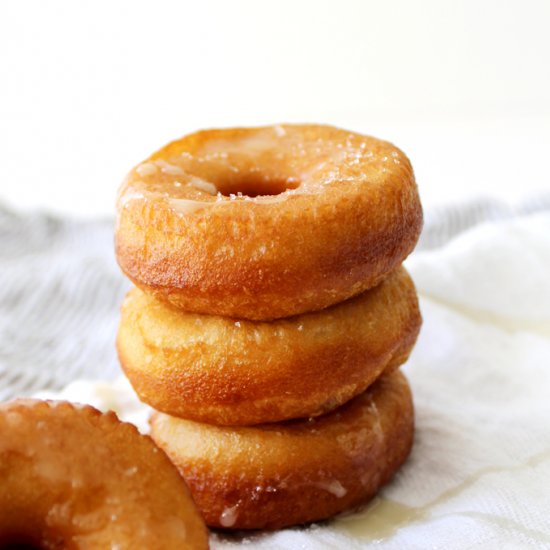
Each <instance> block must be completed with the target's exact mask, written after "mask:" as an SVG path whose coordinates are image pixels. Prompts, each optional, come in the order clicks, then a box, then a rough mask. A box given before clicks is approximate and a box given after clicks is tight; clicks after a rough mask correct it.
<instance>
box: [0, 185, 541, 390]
mask: <svg viewBox="0 0 550 550" xmlns="http://www.w3.org/2000/svg"><path fill="white" fill-rule="evenodd" d="M543 210H548V211H550V194H545V195H542V196H538V197H533V198H532V199H530V200H527V201H524V202H522V203H521V204H517V205H515V206H510V205H507V204H504V203H501V202H498V201H495V200H477V201H475V202H469V203H465V204H462V205H453V206H449V207H443V208H439V209H434V210H430V211H428V212H426V216H425V226H424V231H423V233H422V237H421V239H420V242H419V245H418V248H419V249H434V248H438V247H441V246H443V245H444V244H445V243H446V242H447V241H449V240H450V239H452V238H453V237H454V236H456V235H458V234H459V233H461V232H463V231H465V230H467V229H468V228H470V227H472V226H474V225H476V224H478V223H481V222H484V221H488V220H500V219H508V218H511V217H515V216H518V215H525V214H529V213H533V212H538V211H543ZM113 229H114V223H113V220H95V221H80V220H71V219H66V218H60V217H56V216H51V215H48V214H43V213H34V214H29V213H25V214H22V213H18V212H13V211H11V210H9V209H7V208H5V207H0V242H1V247H0V400H6V399H9V398H12V397H15V396H20V395H30V394H32V393H34V392H36V391H39V390H43V389H50V390H59V389H61V388H62V387H64V386H65V385H66V384H68V383H69V382H71V381H72V380H75V379H78V378H87V379H96V378H107V379H108V378H114V377H116V376H117V375H118V374H119V372H120V370H119V365H118V362H117V358H116V353H115V334H116V330H117V323H118V312H119V306H120V303H121V302H122V299H123V296H124V294H125V292H126V290H127V289H128V288H129V286H130V285H129V283H128V282H127V281H126V280H125V279H124V278H123V276H122V274H121V273H120V271H119V269H118V266H117V265H116V261H115V258H114V254H113Z"/></svg>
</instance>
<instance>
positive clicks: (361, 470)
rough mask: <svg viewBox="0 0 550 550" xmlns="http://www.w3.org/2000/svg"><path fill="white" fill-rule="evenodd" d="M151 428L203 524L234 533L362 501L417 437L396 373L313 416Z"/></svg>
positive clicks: (156, 420) (155, 421)
mask: <svg viewBox="0 0 550 550" xmlns="http://www.w3.org/2000/svg"><path fill="white" fill-rule="evenodd" d="M151 428H152V432H151V433H152V437H153V439H155V441H156V442H157V444H158V445H159V446H160V447H161V448H163V449H164V450H165V451H166V453H167V454H168V456H169V457H170V458H171V459H172V461H173V462H174V463H175V464H176V465H177V466H178V468H179V469H180V471H181V473H182V474H183V476H184V477H185V479H186V481H187V484H188V486H189V488H190V489H191V493H192V494H193V497H194V499H195V502H196V503H197V505H198V507H199V509H200V510H201V513H202V514H203V517H204V518H205V520H206V523H207V524H208V525H210V526H213V527H223V528H231V529H278V528H281V527H285V526H289V525H295V524H300V523H306V522H311V521H316V520H321V519H325V518H329V517H331V516H333V515H335V514H338V513H340V512H342V511H344V510H347V509H349V508H353V507H355V506H357V505H359V504H361V503H363V502H365V501H366V500H368V499H369V498H371V497H373V496H374V495H375V494H376V492H377V491H378V490H379V488H380V487H381V486H382V485H384V484H385V483H386V482H387V481H388V480H389V479H390V478H391V477H392V475H393V474H394V473H395V471H396V470H397V469H398V468H399V466H400V465H401V464H402V463H403V461H404V460H405V459H406V458H407V456H408V454H409V451H410V448H411V445H412V440H413V431H414V426H413V405H412V398H411V393H410V388H409V385H408V383H407V381H406V379H405V377H404V376H403V374H401V373H400V372H399V371H396V372H393V373H391V374H387V375H383V376H382V377H381V378H380V379H379V380H378V381H377V382H376V383H375V384H374V385H373V386H371V387H370V388H369V389H368V390H367V391H366V392H365V393H363V394H361V395H360V396H358V397H356V398H355V399H353V400H352V401H350V402H348V403H347V404H345V405H343V406H342V407H341V408H339V409H337V410H336V411H333V412H332V413H329V414H327V415H325V416H321V417H318V418H316V419H311V420H299V421H289V422H285V423H279V424H266V425H262V426H256V427H238V428H234V427H233V428H226V427H219V426H210V425H208V424H202V423H198V422H193V421H190V420H182V419H178V418H174V417H171V416H168V415H165V414H162V413H155V414H154V415H153V417H152V420H151Z"/></svg>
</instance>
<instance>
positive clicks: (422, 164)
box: [0, 0, 550, 216]
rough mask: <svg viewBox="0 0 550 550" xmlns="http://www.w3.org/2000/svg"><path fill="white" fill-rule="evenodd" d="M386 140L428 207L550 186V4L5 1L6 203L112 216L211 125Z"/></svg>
mask: <svg viewBox="0 0 550 550" xmlns="http://www.w3.org/2000/svg"><path fill="white" fill-rule="evenodd" d="M284 121H289V122H291V121H303V122H327V123H332V124H336V125H340V126H344V127H347V128H349V129H352V130H356V131H361V132H365V133H369V134H373V135H376V136H378V137H382V138H386V139H389V140H390V141H393V142H394V143H396V144H397V145H398V146H400V147H401V148H402V149H403V150H404V151H405V152H406V153H407V154H408V155H409V156H410V157H411V159H412V162H413V165H414V166H415V169H416V174H417V179H418V182H419V186H420V190H421V195H422V198H423V201H424V204H425V205H426V206H427V207H430V206H433V205H437V204H440V203H446V202H449V201H457V200H463V199H465V198H468V197H471V196H478V195H491V196H498V197H501V198H502V199H503V200H507V201H514V200H516V199H517V198H518V197H521V196H525V195H527V194H530V193H532V192H535V191H537V190H542V189H550V176H549V175H548V161H549V158H550V2H548V1H545V0H540V1H537V0H518V1H496V0H495V1H475V0H468V1H462V2H460V1H456V2H451V1H446V2H445V1H438V0H424V1H418V2H412V1H406V0H399V1H361V0H334V1H319V0H302V1H300V0H277V1H254V0H238V1H223V0H219V1H214V0H209V1H204V0H203V1H198V0H197V1H195V2H184V1H150V2H140V1H133V2H130V1H95V2H84V1H80V2H78V1H75V0H73V1H68V0H67V1H59V0H58V1H56V0H50V1H39V0H35V1H29V0H22V1H16V0H2V1H1V2H0V202H5V203H6V202H7V203H8V204H10V205H12V206H16V207H18V208H25V209H33V208H45V209H47V210H53V211H62V212H67V213H71V214H73V215H81V216H90V215H97V214H102V215H108V214H112V213H113V203H114V197H115V193H116V188H117V186H118V183H119V182H120V180H121V179H122V178H123V176H124V175H125V173H126V172H127V171H128V170H129V168H130V167H131V166H133V165H134V164H136V163H137V162H138V161H140V160H141V159H143V158H144V157H146V156H147V155H148V154H150V153H151V152H153V151H154V150H155V149H157V148H158V147H160V146H161V145H163V144H164V143H165V142H167V141H169V140H171V139H174V138H176V137H178V136H180V135H182V134H185V133H188V132H191V131H194V130H196V129H200V128H204V127H215V126H230V125H255V124H263V123H274V122H284Z"/></svg>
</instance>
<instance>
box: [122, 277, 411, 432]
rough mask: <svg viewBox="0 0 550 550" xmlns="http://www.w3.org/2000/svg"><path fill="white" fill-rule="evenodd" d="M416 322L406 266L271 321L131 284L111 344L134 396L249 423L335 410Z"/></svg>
mask: <svg viewBox="0 0 550 550" xmlns="http://www.w3.org/2000/svg"><path fill="white" fill-rule="evenodd" d="M420 324H421V317H420V312H419V309H418V299H417V296H416V291H415V288H414V284H413V282H412V280H411V279H410V277H409V275H408V274H407V272H406V271H405V269H404V268H402V267H401V268H398V269H396V270H395V271H393V272H392V273H391V274H390V275H389V276H388V277H387V278H386V279H384V281H382V283H380V284H379V285H378V286H377V287H375V288H373V289H371V290H368V291H366V292H364V293H362V294H360V295H359V296H356V297H355V298H352V299H350V300H347V301H345V302H342V303H340V304H337V305H335V306H332V307H330V308H327V309H325V310H322V311H319V312H314V313H308V314H303V315H298V316H295V317H291V318H287V319H280V320H277V321H273V322H253V321H244V320H236V319H230V318H226V317H218V316H211V315H201V314H195V313H185V312H182V311H181V310H176V309H174V308H172V307H171V306H168V305H166V304H164V303H162V302H160V301H158V300H157V299H155V298H153V297H152V296H150V295H148V294H146V293H144V292H142V291H141V290H138V289H137V288H134V289H132V290H131V291H130V292H129V293H128V295H127V297H126V299H125V301H124V304H123V306H122V318H121V322H120V327H119V332H118V337H117V349H118V354H119V358H120V362H121V365H122V367H123V369H124V371H125V373H126V375H127V377H128V379H129V380H130V382H131V384H132V385H133V387H134V389H135V391H136V392H137V394H138V395H139V397H140V399H141V400H142V401H143V402H145V403H147V404H149V405H151V406H152V407H154V408H155V409H157V410H159V411H161V412H164V413H167V414H169V415H172V416H177V417H182V418H188V419H191V420H197V421H200V422H206V423H210V424H219V425H251V424H260V423H267V422H278V421H282V420H287V419H291V418H302V417H309V416H317V415H320V414H323V413H326V412H328V411H330V410H332V409H335V408H336V407H338V406H339V405H341V404H343V403H345V402H346V401H348V400H349V399H351V398H352V397H354V396H356V395H358V394H359V393H361V392H363V391H364V390H365V389H366V388H367V387H368V386H369V385H370V384H371V383H373V382H374V381H375V380H376V379H377V378H378V376H379V375H380V374H381V373H382V372H383V371H386V370H388V371H389V370H392V369H394V368H397V367H398V366H399V365H401V364H402V363H403V362H404V361H405V360H406V359H407V357H408V355H409V353H410V351H411V349H412V347H413V345H414V343H415V341H416V337H417V335H418V331H419V329H420Z"/></svg>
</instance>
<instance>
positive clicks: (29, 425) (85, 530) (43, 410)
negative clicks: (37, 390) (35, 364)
mask: <svg viewBox="0 0 550 550" xmlns="http://www.w3.org/2000/svg"><path fill="white" fill-rule="evenodd" d="M0 434H1V435H0V545H3V544H16V543H19V544H21V543H26V544H30V545H32V546H33V547H35V546H36V547H40V548H49V549H56V548H58V549H62V548H63V549H90V550H91V549H94V550H95V549H97V548H115V546H116V547H117V548H148V549H152V550H155V549H158V550H161V549H162V548H176V547H177V548H186V549H199V548H208V538H207V537H208V536H207V530H206V527H205V525H204V522H203V521H202V519H201V517H200V515H199V513H198V512H197V510H196V508H195V505H194V503H193V501H192V499H191V497H190V495H189V491H188V489H187V487H186V485H185V483H184V481H183V479H182V478H181V476H180V475H179V474H178V472H177V470H176V469H175V468H174V467H173V465H172V464H171V463H170V461H169V460H168V458H167V457H166V455H165V454H164V453H163V452H162V451H160V449H158V448H157V447H156V445H154V443H153V442H152V441H151V439H150V438H149V437H146V436H142V435H140V434H139V433H138V431H137V430H136V428H135V427H134V426H132V425H130V424H125V423H122V422H120V421H119V420H118V418H117V417H116V415H115V414H114V413H106V414H102V413H100V412H99V411H97V410H96V409H93V408H92V407H89V406H83V407H81V406H74V405H72V404H70V403H66V402H46V401H37V400H32V399H25V400H17V401H13V402H11V403H7V404H2V405H0ZM2 547H3V546H2Z"/></svg>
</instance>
